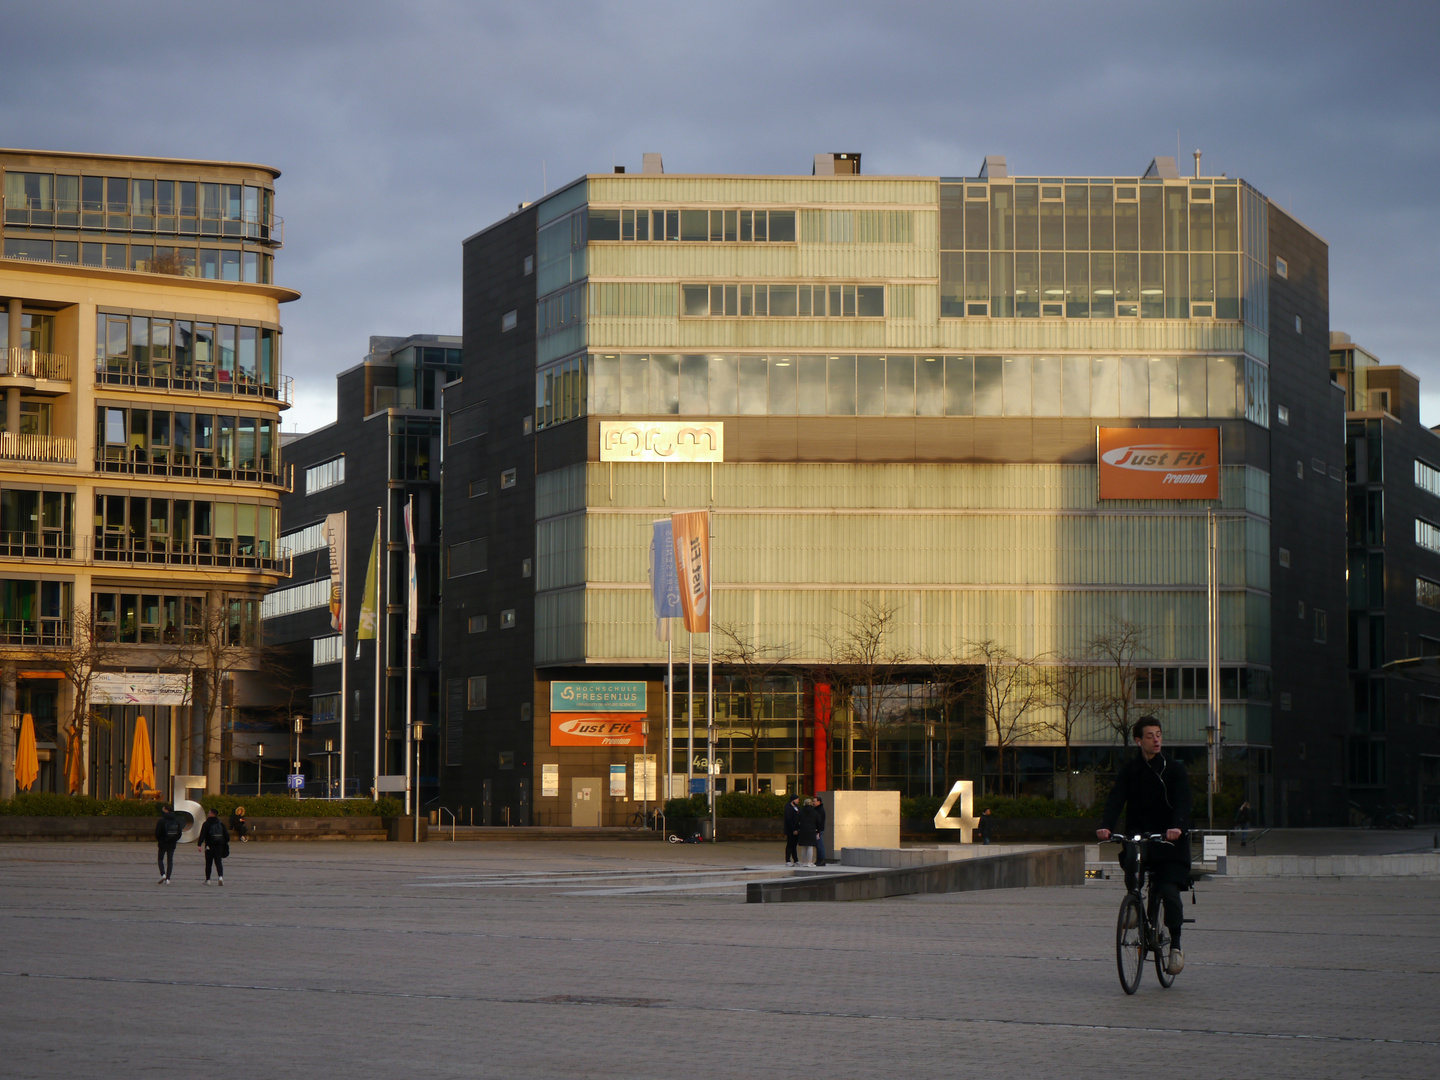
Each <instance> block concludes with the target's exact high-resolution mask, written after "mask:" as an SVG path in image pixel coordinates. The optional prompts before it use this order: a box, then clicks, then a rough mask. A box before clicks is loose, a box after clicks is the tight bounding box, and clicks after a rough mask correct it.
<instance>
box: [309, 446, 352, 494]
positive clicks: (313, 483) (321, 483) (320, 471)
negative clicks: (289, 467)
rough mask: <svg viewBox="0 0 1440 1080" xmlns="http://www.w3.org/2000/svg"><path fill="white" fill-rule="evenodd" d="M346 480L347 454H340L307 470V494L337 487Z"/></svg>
mask: <svg viewBox="0 0 1440 1080" xmlns="http://www.w3.org/2000/svg"><path fill="white" fill-rule="evenodd" d="M344 482H345V455H343V454H342V455H340V456H339V457H337V458H333V459H332V460H330V461H326V462H323V463H321V464H319V465H311V466H310V467H309V468H308V469H306V470H305V494H306V495H314V494H315V493H316V492H318V491H324V490H325V489H326V488H332V487H337V486H339V485H340V484H343V483H344Z"/></svg>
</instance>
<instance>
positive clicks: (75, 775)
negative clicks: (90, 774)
mask: <svg viewBox="0 0 1440 1080" xmlns="http://www.w3.org/2000/svg"><path fill="white" fill-rule="evenodd" d="M83 755H84V749H83V744H82V742H81V740H80V730H79V728H73V727H72V728H71V729H70V738H69V739H68V740H67V741H66V743H65V781H66V788H67V789H68V790H69V792H70V794H71V795H79V794H80V789H81V788H83V787H84V786H85V762H84V761H83V760H82V758H83Z"/></svg>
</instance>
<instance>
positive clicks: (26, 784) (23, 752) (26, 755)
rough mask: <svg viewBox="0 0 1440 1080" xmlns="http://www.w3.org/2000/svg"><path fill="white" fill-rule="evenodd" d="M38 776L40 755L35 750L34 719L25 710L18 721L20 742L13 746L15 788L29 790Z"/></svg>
mask: <svg viewBox="0 0 1440 1080" xmlns="http://www.w3.org/2000/svg"><path fill="white" fill-rule="evenodd" d="M39 778H40V755H39V754H38V753H37V752H36V750H35V721H34V719H32V718H31V716H30V714H29V713H28V712H27V713H26V714H25V716H24V717H23V718H22V719H21V721H20V742H19V744H18V745H17V746H16V747H15V789H16V790H17V791H29V790H30V785H31V784H33V783H35V781H36V780H38V779H39Z"/></svg>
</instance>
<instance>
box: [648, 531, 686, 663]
mask: <svg viewBox="0 0 1440 1080" xmlns="http://www.w3.org/2000/svg"><path fill="white" fill-rule="evenodd" d="M650 597H651V599H652V600H653V601H654V604H655V636H656V638H657V639H659V640H660V641H669V640H670V624H669V622H667V621H666V620H668V619H678V618H680V617H681V616H683V615H684V614H685V611H684V608H682V607H681V605H680V579H679V577H678V576H677V575H676V573H675V541H674V539H673V538H672V535H671V528H670V519H669V518H662V519H661V520H659V521H657V522H654V533H653V535H652V536H651V538H650Z"/></svg>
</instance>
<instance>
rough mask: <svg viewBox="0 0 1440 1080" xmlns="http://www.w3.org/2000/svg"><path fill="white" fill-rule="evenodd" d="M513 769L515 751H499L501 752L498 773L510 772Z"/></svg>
mask: <svg viewBox="0 0 1440 1080" xmlns="http://www.w3.org/2000/svg"><path fill="white" fill-rule="evenodd" d="M514 768H515V751H514V750H501V751H500V771H501V772H509V771H510V770H512V769H514Z"/></svg>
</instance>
